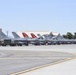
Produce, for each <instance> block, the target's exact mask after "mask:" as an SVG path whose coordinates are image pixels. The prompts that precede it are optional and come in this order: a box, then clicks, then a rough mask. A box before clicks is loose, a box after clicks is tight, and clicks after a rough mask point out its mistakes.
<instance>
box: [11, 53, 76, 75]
mask: <svg viewBox="0 0 76 75" xmlns="http://www.w3.org/2000/svg"><path fill="white" fill-rule="evenodd" d="M73 59H76V55H74V57H71V58H66V59H64V60H60V61H57V62H54V63H50V64H45V65H42V66H38V67H35V68H31V69H28V70H25V71H21V72H17V73H13V74H10V75H23V74H24V73H27V72H31V71H34V70H37V69H41V68H44V67H48V66H52V65H56V64H59V63H63V62H66V61H69V60H73Z"/></svg>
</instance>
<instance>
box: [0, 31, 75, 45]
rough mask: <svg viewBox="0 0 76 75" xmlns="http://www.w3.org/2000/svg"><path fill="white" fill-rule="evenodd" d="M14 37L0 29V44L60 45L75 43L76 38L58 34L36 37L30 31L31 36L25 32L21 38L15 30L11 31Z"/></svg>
mask: <svg viewBox="0 0 76 75" xmlns="http://www.w3.org/2000/svg"><path fill="white" fill-rule="evenodd" d="M12 34H13V36H14V38H10V37H8V36H7V35H5V34H4V33H3V32H2V31H0V46H6V45H10V46H16V45H18V46H22V45H26V46H28V45H30V44H32V45H60V44H76V40H75V39H72V40H69V39H65V38H63V37H62V36H61V35H60V34H58V35H53V34H52V33H50V34H44V35H40V34H39V35H38V36H39V37H37V36H36V35H35V34H33V33H31V36H32V37H29V36H28V35H27V34H26V33H24V32H23V33H22V35H23V37H24V38H21V37H20V36H19V35H18V34H17V33H16V32H12Z"/></svg>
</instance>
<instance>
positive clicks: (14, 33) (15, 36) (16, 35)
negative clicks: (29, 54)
mask: <svg viewBox="0 0 76 75" xmlns="http://www.w3.org/2000/svg"><path fill="white" fill-rule="evenodd" d="M12 34H13V36H14V38H20V36H19V35H18V34H17V33H16V32H12Z"/></svg>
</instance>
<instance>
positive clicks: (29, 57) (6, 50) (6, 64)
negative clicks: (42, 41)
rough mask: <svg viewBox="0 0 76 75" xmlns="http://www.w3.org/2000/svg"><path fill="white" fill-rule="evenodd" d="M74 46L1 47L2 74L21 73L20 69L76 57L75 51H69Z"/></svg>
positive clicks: (0, 67) (0, 68)
mask: <svg viewBox="0 0 76 75" xmlns="http://www.w3.org/2000/svg"><path fill="white" fill-rule="evenodd" d="M74 47H75V45H72V46H70V45H68V46H66V45H64V46H63V45H59V46H58V45H55V46H27V47H26V46H21V47H18V46H17V47H9V46H7V47H0V75H19V74H18V72H20V71H24V70H25V71H26V70H29V69H32V68H35V67H38V66H42V65H46V64H53V63H56V62H59V61H60V62H61V61H64V60H66V59H69V58H70V59H71V58H74V57H75V53H68V52H67V50H70V49H74ZM62 50H64V51H62ZM65 50H66V51H65ZM16 73H17V74H16Z"/></svg>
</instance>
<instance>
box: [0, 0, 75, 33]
mask: <svg viewBox="0 0 76 75" xmlns="http://www.w3.org/2000/svg"><path fill="white" fill-rule="evenodd" d="M0 28H2V29H3V31H4V32H6V31H7V30H8V31H9V33H10V32H11V31H52V32H59V33H61V34H66V32H72V33H74V32H76V0H0Z"/></svg>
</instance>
